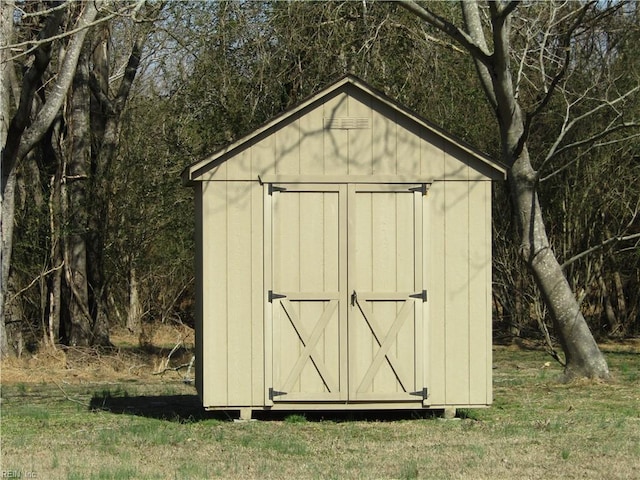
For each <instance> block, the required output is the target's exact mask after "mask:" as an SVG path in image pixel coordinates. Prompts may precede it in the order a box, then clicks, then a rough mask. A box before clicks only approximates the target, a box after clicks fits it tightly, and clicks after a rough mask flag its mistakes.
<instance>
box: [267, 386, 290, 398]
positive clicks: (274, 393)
mask: <svg viewBox="0 0 640 480" xmlns="http://www.w3.org/2000/svg"><path fill="white" fill-rule="evenodd" d="M286 394H287V392H280V391H278V390H274V389H273V387H269V400H273V397H281V396H282V395H286Z"/></svg>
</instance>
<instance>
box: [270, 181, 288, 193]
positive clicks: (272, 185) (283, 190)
mask: <svg viewBox="0 0 640 480" xmlns="http://www.w3.org/2000/svg"><path fill="white" fill-rule="evenodd" d="M286 191H287V189H286V188H284V187H277V186H275V185H274V184H273V183H270V184H269V195H273V192H286Z"/></svg>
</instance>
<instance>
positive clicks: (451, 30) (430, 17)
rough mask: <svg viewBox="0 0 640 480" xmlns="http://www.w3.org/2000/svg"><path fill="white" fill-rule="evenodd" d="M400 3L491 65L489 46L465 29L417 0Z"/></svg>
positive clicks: (404, 0)
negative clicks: (484, 45)
mask: <svg viewBox="0 0 640 480" xmlns="http://www.w3.org/2000/svg"><path fill="white" fill-rule="evenodd" d="M399 3H400V5H401V6H402V7H404V8H406V9H407V10H409V11H410V12H412V13H413V14H415V15H417V16H418V17H419V18H421V19H422V20H424V21H425V22H427V23H429V24H430V25H433V26H434V27H436V28H437V29H438V30H440V31H442V32H443V33H446V34H447V35H448V36H449V37H451V38H452V39H454V40H455V41H456V42H458V43H459V44H460V45H461V46H462V47H464V49H465V50H467V51H468V52H470V53H471V54H472V55H473V57H474V58H476V59H478V60H480V61H481V62H482V63H483V64H485V65H487V66H490V65H491V54H490V52H489V51H488V50H487V48H486V47H485V48H483V46H482V45H479V44H478V43H476V41H475V39H474V38H473V37H472V36H470V35H469V34H468V33H467V32H465V31H464V30H462V29H460V28H458V27H456V26H455V25H454V24H453V23H451V22H449V21H448V20H446V19H444V18H442V17H440V16H439V15H436V14H435V13H434V12H432V11H431V10H429V9H427V8H424V7H422V6H420V5H418V4H417V3H416V2H414V1H411V0H401V1H400V2H399Z"/></svg>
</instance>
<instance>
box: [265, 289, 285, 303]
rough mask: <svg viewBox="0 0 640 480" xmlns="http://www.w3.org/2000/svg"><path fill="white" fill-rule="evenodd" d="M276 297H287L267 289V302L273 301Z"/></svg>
mask: <svg viewBox="0 0 640 480" xmlns="http://www.w3.org/2000/svg"><path fill="white" fill-rule="evenodd" d="M277 298H287V296H286V295H280V294H279V293H273V290H269V303H273V301H274V300H275V299H277Z"/></svg>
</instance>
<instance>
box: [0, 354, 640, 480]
mask: <svg viewBox="0 0 640 480" xmlns="http://www.w3.org/2000/svg"><path fill="white" fill-rule="evenodd" d="M607 358H608V361H609V364H610V368H611V370H612V372H613V374H614V377H615V378H614V380H613V381H612V382H611V383H608V384H603V383H593V382H592V383H588V382H583V383H574V384H569V385H562V384H559V383H557V382H556V379H557V377H558V375H559V374H560V366H559V365H557V364H555V363H554V362H553V361H552V360H551V359H550V358H549V357H548V356H547V355H546V354H545V353H544V352H542V351H539V350H524V349H515V348H511V347H509V348H507V347H496V348H495V350H494V363H495V366H496V368H495V370H494V399H495V401H494V405H493V407H491V408H488V409H482V410H467V411H461V412H459V417H460V418H457V419H454V420H442V419H440V418H438V417H437V416H430V415H424V414H422V413H415V412H407V413H402V414H395V415H384V414H366V415H355V414H353V413H352V414H344V415H342V416H340V415H339V414H335V413H318V414H315V415H313V416H310V415H307V416H306V417H305V416H303V415H300V414H299V413H298V414H294V415H288V416H287V415H282V416H279V417H270V418H267V419H263V420H260V421H253V422H245V423H239V422H233V421H231V420H230V419H229V418H227V417H226V416H225V415H221V414H219V413H218V414H210V413H206V412H203V411H202V410H201V409H200V408H199V406H198V401H197V398H196V397H195V396H194V395H195V392H194V389H193V387H191V386H189V385H185V384H183V383H182V382H181V380H180V378H179V376H178V375H176V374H171V373H174V372H171V373H167V374H165V375H164V376H152V375H143V374H140V373H139V371H137V370H132V369H131V367H128V369H127V368H124V366H123V368H122V369H120V373H121V375H113V376H112V377H111V378H107V379H105V378H100V377H99V376H98V375H97V374H95V375H93V376H91V375H81V374H80V373H79V372H82V371H84V370H82V369H81V368H80V367H79V366H78V368H69V367H68V366H67V368H66V370H65V371H66V372H67V374H66V376H65V375H63V374H60V375H59V376H57V375H56V376H57V377H58V378H55V376H53V377H51V380H49V381H47V378H46V376H44V375H43V376H42V377H43V378H39V379H34V378H33V376H31V377H29V376H27V377H26V380H25V381H17V380H16V377H15V376H13V377H10V379H9V380H7V381H5V379H4V378H3V381H2V403H1V412H2V422H1V439H2V457H1V458H2V459H1V465H2V476H3V478H23V479H25V478H39V479H114V480H115V479H174V478H175V479H188V478H193V479H205V478H215V477H219V478H285V479H287V478H292V479H298V478H339V479H344V478H366V479H369V478H382V479H387V478H400V479H411V478H437V479H447V478H470V479H482V478H487V479H499V478H505V479H511V478H514V479H515V478H517V479H529V478H531V479H544V478H553V479H569V478H580V479H585V478H593V479H630V478H639V477H640V353H638V349H637V348H633V349H631V350H630V351H626V352H617V353H614V352H610V353H607ZM102 362H103V363H104V362H107V359H105V358H102ZM549 362H550V363H549ZM125 363H127V362H125ZM134 363H135V362H134ZM86 368H89V367H86ZM96 368H97V367H96ZM69 371H71V372H72V373H69ZM97 371H98V370H96V372H97ZM73 372H75V373H73ZM131 372H134V373H133V374H132V373H131ZM135 372H138V373H135ZM36 378H37V376H36Z"/></svg>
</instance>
